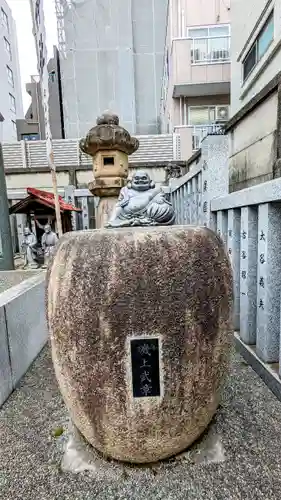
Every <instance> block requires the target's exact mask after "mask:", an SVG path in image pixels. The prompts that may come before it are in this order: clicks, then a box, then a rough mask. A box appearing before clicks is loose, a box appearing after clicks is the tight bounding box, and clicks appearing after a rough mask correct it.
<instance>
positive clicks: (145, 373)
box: [131, 337, 160, 398]
mask: <svg viewBox="0 0 281 500" xmlns="http://www.w3.org/2000/svg"><path fill="white" fill-rule="evenodd" d="M131 363H132V382H133V384H132V385H133V396H134V398H145V397H155V396H160V363H159V339H158V338H146V337H144V338H142V339H132V340H131Z"/></svg>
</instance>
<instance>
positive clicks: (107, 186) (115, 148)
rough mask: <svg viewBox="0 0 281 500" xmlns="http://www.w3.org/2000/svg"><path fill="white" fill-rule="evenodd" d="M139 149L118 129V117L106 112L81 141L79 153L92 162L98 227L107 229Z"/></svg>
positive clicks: (131, 139) (90, 187)
mask: <svg viewBox="0 0 281 500" xmlns="http://www.w3.org/2000/svg"><path fill="white" fill-rule="evenodd" d="M138 147H139V141H138V139H136V138H135V137H131V135H130V134H129V132H128V131H127V130H126V129H124V128H123V127H121V126H120V125H119V118H118V116H117V115H115V114H113V113H110V112H105V113H104V114H103V115H102V116H100V117H99V118H97V124H96V126H95V127H93V128H92V129H91V130H90V131H89V132H88V134H87V136H86V138H85V139H81V141H80V149H81V151H83V153H86V154H88V155H90V156H92V158H93V173H94V181H93V182H90V184H89V190H90V191H91V193H93V195H94V196H96V197H99V198H100V202H99V205H98V207H97V213H96V226H97V227H98V228H100V227H104V225H105V223H106V222H107V220H108V218H109V215H110V214H111V212H112V209H113V207H114V205H115V203H116V201H117V199H118V196H119V192H120V189H121V188H123V187H124V186H125V185H126V182H127V178H128V171H129V165H128V155H131V154H132V153H134V152H135V151H136V150H137V149H138Z"/></svg>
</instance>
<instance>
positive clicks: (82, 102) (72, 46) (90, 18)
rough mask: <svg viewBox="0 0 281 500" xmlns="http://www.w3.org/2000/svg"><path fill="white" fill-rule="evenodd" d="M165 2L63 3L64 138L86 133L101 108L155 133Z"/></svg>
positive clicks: (136, 128) (132, 128) (110, 0)
mask: <svg viewBox="0 0 281 500" xmlns="http://www.w3.org/2000/svg"><path fill="white" fill-rule="evenodd" d="M167 4H168V0H142V1H139V0H122V1H118V2H116V0H99V1H97V0H92V1H90V2H89V1H88V2H83V3H80V4H77V5H73V6H72V8H71V9H65V13H64V31H65V37H66V56H65V57H61V75H62V87H63V103H64V117H65V134H66V137H67V138H74V137H81V136H82V135H85V134H86V133H87V132H88V130H89V128H91V127H92V126H93V124H94V123H95V120H96V117H97V116H98V115H99V114H100V113H102V112H103V111H104V110H105V109H111V110H113V111H114V112H116V113H118V114H119V116H120V121H121V123H122V124H123V125H124V126H125V127H126V128H127V129H128V130H129V131H130V132H131V133H134V134H155V133H158V131H159V102H160V91H161V76H162V67H163V50H164V41H165V29H166V13H167Z"/></svg>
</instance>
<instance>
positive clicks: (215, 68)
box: [160, 0, 250, 160]
mask: <svg viewBox="0 0 281 500" xmlns="http://www.w3.org/2000/svg"><path fill="white" fill-rule="evenodd" d="M247 1H248V0H247ZM249 1H250V0H249ZM230 18H231V6H230V0H170V1H169V7H168V16H167V31H166V46H165V60H164V71H163V80H162V94H161V104H160V109H161V111H160V116H161V131H162V133H165V132H176V133H179V134H180V136H181V155H182V159H184V160H187V159H188V158H190V157H191V156H192V154H193V153H194V152H195V151H196V150H198V149H199V148H200V144H201V141H202V139H203V138H204V137H205V136H206V135H207V133H209V132H210V131H211V132H212V131H216V130H218V129H219V128H221V123H225V122H227V120H228V119H229V104H230V36H231V31H230Z"/></svg>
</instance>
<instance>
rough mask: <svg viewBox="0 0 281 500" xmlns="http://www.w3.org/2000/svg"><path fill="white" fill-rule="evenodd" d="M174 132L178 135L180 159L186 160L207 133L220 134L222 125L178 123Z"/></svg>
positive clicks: (199, 145) (199, 146)
mask: <svg viewBox="0 0 281 500" xmlns="http://www.w3.org/2000/svg"><path fill="white" fill-rule="evenodd" d="M174 132H175V133H176V134H179V135H180V144H181V160H188V159H189V158H190V157H191V156H192V155H193V154H194V153H195V152H196V151H197V150H198V149H200V148H201V143H202V141H203V139H204V138H205V137H207V135H212V134H216V135H217V134H222V133H223V127H222V125H220V124H216V123H214V124H207V125H178V126H176V127H174Z"/></svg>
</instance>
